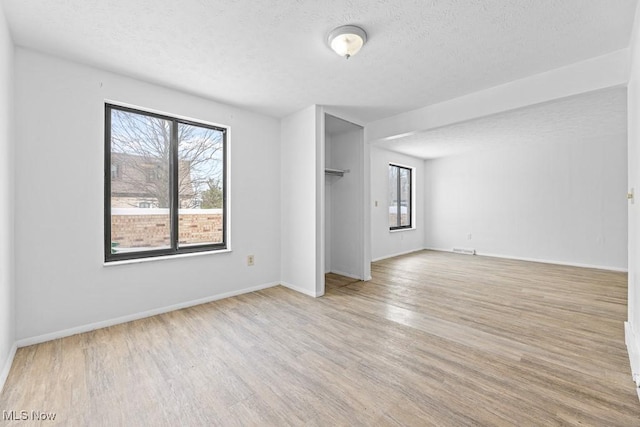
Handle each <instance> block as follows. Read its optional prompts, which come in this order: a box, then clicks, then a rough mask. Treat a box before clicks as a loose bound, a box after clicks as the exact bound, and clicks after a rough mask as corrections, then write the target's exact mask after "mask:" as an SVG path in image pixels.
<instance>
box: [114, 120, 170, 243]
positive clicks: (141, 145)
mask: <svg viewBox="0 0 640 427" xmlns="http://www.w3.org/2000/svg"><path fill="white" fill-rule="evenodd" d="M170 141H171V122H170V121H167V120H163V119H160V118H156V117H151V116H146V115H143V114H136V113H131V112H127V111H121V110H116V109H112V110H111V246H112V249H111V252H112V253H125V252H139V251H144V250H153V249H164V248H169V247H171V232H170V228H171V215H170V212H169V207H170V200H171V198H170V196H169V194H170V187H169V172H170V171H169V164H170V162H169V156H170V151H171V150H170Z"/></svg>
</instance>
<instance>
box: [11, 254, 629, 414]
mask: <svg viewBox="0 0 640 427" xmlns="http://www.w3.org/2000/svg"><path fill="white" fill-rule="evenodd" d="M372 269H373V280H371V281H370V282H359V281H353V280H351V279H346V278H344V277H340V276H336V275H328V276H327V294H326V296H325V297H323V298H319V299H313V298H310V297H307V296H304V295H301V294H299V293H296V292H293V291H291V290H288V289H286V288H283V287H275V288H270V289H266V290H263V291H259V292H254V293H251V294H246V295H242V296H239V297H234V298H229V299H225V300H221V301H217V302H213V303H209V304H204V305H200V306H197V307H192V308H188V309H184V310H180V311H175V312H172V313H167V314H163V315H159V316H155V317H151V318H147V319H143V320H138V321H135V322H130V323H127V324H123V325H118V326H113V327H110V328H106V329H101V330H98V331H94V332H90V333H85V334H81V335H76V336H73V337H68V338H64V339H59V340H55V341H51V342H47V343H44V344H39V345H34V346H31V347H26V348H21V349H19V350H18V352H17V354H16V358H15V362H14V365H13V367H12V369H11V372H10V375H9V378H8V380H7V383H6V386H5V390H4V392H3V393H2V395H0V410H16V411H20V410H28V411H31V410H38V411H46V412H56V413H57V416H56V420H55V422H43V423H42V425H56V424H58V425H108V426H115V425H136V426H141V425H151V426H162V425H166V426H175V425H185V426H191V425H194V426H195V425H224V426H233V425H274V426H282V425H322V426H328V425H345V426H346V425H441V426H460V425H518V426H530V425H544V426H548V425H596V426H616V425H619V426H638V425H640V403H639V402H638V397H637V395H636V393H635V389H634V384H633V382H632V381H631V374H630V369H629V361H628V358H627V354H626V350H625V346H624V333H623V321H624V320H625V317H626V274H623V273H614V272H607V271H602V270H592V269H581V268H573V267H563V266H555V265H547V264H538V263H529V262H520V261H510V260H501V259H495V258H485V257H477V256H467V255H455V254H448V253H438V252H429V251H422V252H418V253H414V254H410V255H406V256H402V257H398V258H394V259H389V260H385V261H381V262H377V263H374V264H373V267H372ZM20 425H27V423H20Z"/></svg>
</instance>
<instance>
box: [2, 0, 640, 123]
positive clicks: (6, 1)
mask: <svg viewBox="0 0 640 427" xmlns="http://www.w3.org/2000/svg"><path fill="white" fill-rule="evenodd" d="M2 4H3V6H4V8H5V11H6V15H7V20H8V21H9V26H10V28H11V31H12V35H13V38H14V41H15V42H16V44H18V45H20V46H25V47H29V48H33V49H36V50H39V51H43V52H47V53H51V54H54V55H58V56H62V57H65V58H68V59H71V60H75V61H79V62H82V63H87V64H89V65H94V66H97V67H100V68H104V69H107V70H111V71H115V72H118V73H122V74H125V75H130V76H133V77H138V78H142V79H145V80H148V81H151V82H155V83H158V84H162V85H166V86H169V87H173V88H177V89H180V90H184V91H188V92H191V93H195V94H198V95H201V96H205V97H208V98H211V99H214V100H217V101H221V102H225V103H228V104H232V105H237V106H240V107H243V108H247V109H251V110H254V111H258V112H262V113H265V114H268V115H271V116H274V117H282V116H284V115H287V114H289V113H292V112H294V111H297V110H299V109H301V108H304V107H306V106H308V105H311V104H323V105H328V106H332V111H337V112H340V113H341V114H344V115H345V116H346V117H351V118H352V119H353V120H357V121H360V122H362V123H366V122H369V121H372V120H376V119H380V118H383V117H387V116H390V115H393V114H398V113H401V112H404V111H407V110H411V109H415V108H418V107H422V106H425V105H429V104H433V103H436V102H440V101H443V100H446V99H450V98H454V97H457V96H461V95H464V94H466V93H470V92H474V91H477V90H481V89H484V88H488V87H492V86H495V85H498V84H502V83H505V82H508V81H512V80H515V79H519V78H522V77H526V76H528V75H532V74H536V73H539V72H543V71H547V70H550V69H553V68H557V67H560V66H563V65H567V64H570V63H574V62H577V61H581V60H584V59H587V58H591V57H594V56H598V55H602V54H605V53H608V52H611V51H614V50H618V49H621V48H625V47H627V46H628V43H629V39H630V33H631V26H632V20H633V16H634V10H635V7H636V0H535V1H531V0H519V1H518V0H510V1H505V0H421V1H419V0H415V1H397V0H324V1H318V0H298V1H292V0H264V1H246V0H245V1H233V0H180V1H175V0H171V1H170V0H110V1H93V0H92V1H87V0H56V1H51V0H3V2H2ZM344 24H357V25H361V26H363V27H364V28H365V29H366V31H367V33H368V35H369V41H368V43H367V45H366V46H365V47H364V48H363V49H362V51H361V52H360V53H359V54H358V55H357V56H354V57H353V58H351V59H349V60H345V59H342V58H340V57H338V56H337V55H336V54H335V53H333V52H332V51H330V50H329V48H328V47H327V46H326V44H325V38H326V35H327V33H328V32H329V31H330V30H331V29H333V28H334V27H336V26H339V25H344Z"/></svg>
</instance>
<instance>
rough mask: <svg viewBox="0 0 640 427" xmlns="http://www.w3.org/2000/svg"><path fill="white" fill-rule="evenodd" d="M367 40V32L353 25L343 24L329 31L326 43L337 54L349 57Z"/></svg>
mask: <svg viewBox="0 0 640 427" xmlns="http://www.w3.org/2000/svg"><path fill="white" fill-rule="evenodd" d="M366 42H367V33H365V32H364V30H363V29H362V28H360V27H356V26H355V25H344V26H342V27H338V28H336V29H334V30H333V31H331V32H330V33H329V37H328V39H327V43H328V44H329V47H330V48H331V49H333V50H334V51H335V52H336V53H337V54H338V55H340V56H344V57H345V58H347V59H349V58H350V57H351V56H353V55H355V54H356V53H358V51H359V50H360V48H361V47H362V46H364V44H365V43H366Z"/></svg>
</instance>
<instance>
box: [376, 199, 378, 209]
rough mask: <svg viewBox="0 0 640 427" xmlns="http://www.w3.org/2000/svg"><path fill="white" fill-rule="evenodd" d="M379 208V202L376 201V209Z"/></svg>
mask: <svg viewBox="0 0 640 427" xmlns="http://www.w3.org/2000/svg"><path fill="white" fill-rule="evenodd" d="M377 207H378V201H377V200H376V208H377Z"/></svg>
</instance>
